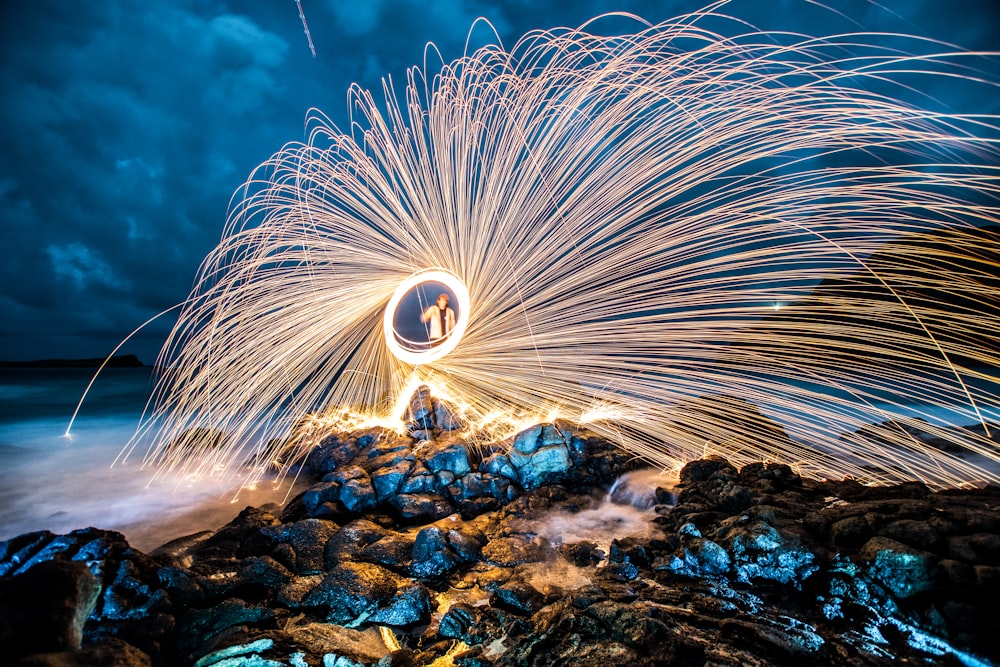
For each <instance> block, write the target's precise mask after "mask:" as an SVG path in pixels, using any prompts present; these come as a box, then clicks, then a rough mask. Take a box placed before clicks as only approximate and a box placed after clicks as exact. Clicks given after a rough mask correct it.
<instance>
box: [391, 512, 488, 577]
mask: <svg viewBox="0 0 1000 667" xmlns="http://www.w3.org/2000/svg"><path fill="white" fill-rule="evenodd" d="M449 523H451V524H452V526H451V527H448V526H442V525H433V526H427V527H426V528H423V529H421V530H420V532H419V533H417V538H416V540H415V541H414V543H413V552H412V563H411V566H410V569H411V571H412V572H413V575H414V576H416V577H420V578H439V577H441V576H443V575H446V574H449V573H451V572H453V571H454V570H456V569H457V568H458V567H460V566H461V565H463V564H465V563H471V562H475V561H477V560H478V559H479V557H480V555H481V553H482V548H483V546H484V545H485V544H486V537H485V536H484V535H483V534H482V533H481V532H479V531H478V530H476V529H475V528H472V527H470V526H465V525H462V524H461V523H458V522H454V521H452V522H449Z"/></svg>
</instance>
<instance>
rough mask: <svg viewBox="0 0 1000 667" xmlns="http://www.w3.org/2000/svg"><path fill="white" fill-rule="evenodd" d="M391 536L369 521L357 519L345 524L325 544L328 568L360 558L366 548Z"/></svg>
mask: <svg viewBox="0 0 1000 667" xmlns="http://www.w3.org/2000/svg"><path fill="white" fill-rule="evenodd" d="M389 534H390V532H389V531H388V530H386V529H385V528H383V527H382V526H380V525H378V524H377V523H375V522H374V521H370V520H369V519H355V520H354V521H352V522H350V523H348V524H345V525H344V526H343V527H341V528H340V530H337V531H336V533H334V534H333V536H332V537H330V539H329V540H327V541H326V542H325V543H324V546H325V552H324V556H325V563H326V567H327V568H330V567H332V566H333V565H335V564H337V563H340V562H342V561H345V560H353V559H355V558H358V557H359V556H360V554H361V553H362V551H363V550H364V549H365V548H366V547H368V546H369V545H370V544H373V543H375V542H378V541H379V540H381V539H383V538H385V537H387V536H388V535H389Z"/></svg>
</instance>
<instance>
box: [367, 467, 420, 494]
mask: <svg viewBox="0 0 1000 667" xmlns="http://www.w3.org/2000/svg"><path fill="white" fill-rule="evenodd" d="M412 470H413V462H412V461H408V460H405V459H403V460H400V461H397V462H395V463H393V464H392V465H389V466H384V467H380V468H376V469H375V470H373V471H372V473H371V480H372V487H373V488H374V489H375V495H376V496H377V498H378V500H379V501H380V502H386V501H387V500H388V499H389V498H391V497H392V496H393V495H394V494H395V493H396V492H397V491H399V489H400V487H401V486H402V484H403V481H404V480H405V479H406V478H407V477H409V476H410V472H411V471H412Z"/></svg>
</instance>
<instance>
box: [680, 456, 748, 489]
mask: <svg viewBox="0 0 1000 667" xmlns="http://www.w3.org/2000/svg"><path fill="white" fill-rule="evenodd" d="M737 474H738V473H737V472H736V468H734V467H733V466H732V465H730V463H729V461H727V460H725V459H723V458H719V457H713V456H710V457H708V458H707V459H701V460H698V461H691V462H690V463H688V464H687V465H685V466H684V467H683V468H681V472H680V483H681V485H687V484H692V483H694V482H703V481H706V480H708V479H710V478H711V477H713V476H723V477H725V478H730V479H735V478H736V477H737Z"/></svg>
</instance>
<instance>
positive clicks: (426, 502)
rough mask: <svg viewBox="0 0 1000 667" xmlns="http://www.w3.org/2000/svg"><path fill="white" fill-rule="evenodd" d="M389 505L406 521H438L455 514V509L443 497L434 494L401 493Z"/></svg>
mask: <svg viewBox="0 0 1000 667" xmlns="http://www.w3.org/2000/svg"><path fill="white" fill-rule="evenodd" d="M389 504H391V505H392V506H393V507H395V508H396V510H397V511H398V512H399V515H400V516H401V517H402V518H403V519H404V520H406V521H417V520H423V521H436V520H438V519H443V518H444V517H446V516H448V515H449V514H452V513H454V511H455V507H454V506H453V505H452V504H451V503H450V502H448V500H447V499H446V498H444V497H443V496H440V495H437V494H433V493H399V494H396V495H395V496H393V498H392V500H390V502H389Z"/></svg>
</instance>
